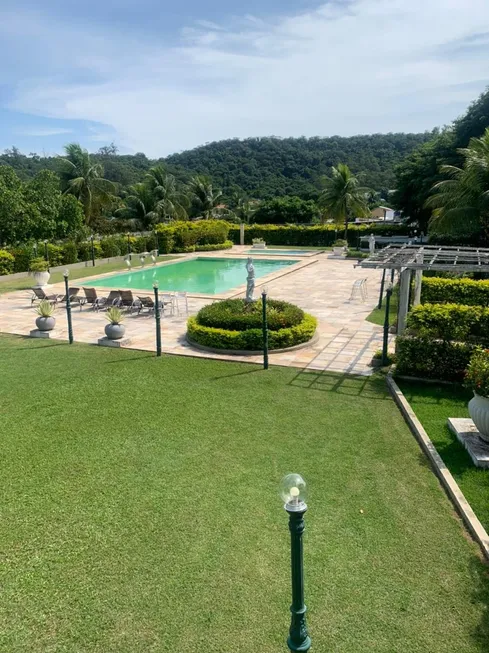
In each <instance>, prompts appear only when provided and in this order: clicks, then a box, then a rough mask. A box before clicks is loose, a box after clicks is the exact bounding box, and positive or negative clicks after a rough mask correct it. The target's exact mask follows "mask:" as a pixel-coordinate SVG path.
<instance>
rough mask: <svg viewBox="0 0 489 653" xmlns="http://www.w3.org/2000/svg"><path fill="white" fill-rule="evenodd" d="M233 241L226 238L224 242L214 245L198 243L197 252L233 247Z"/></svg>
mask: <svg viewBox="0 0 489 653" xmlns="http://www.w3.org/2000/svg"><path fill="white" fill-rule="evenodd" d="M232 246H233V243H232V241H231V240H226V241H225V242H224V243H216V244H214V245H196V246H195V251H196V252H217V251H218V250H220V249H231V247H232Z"/></svg>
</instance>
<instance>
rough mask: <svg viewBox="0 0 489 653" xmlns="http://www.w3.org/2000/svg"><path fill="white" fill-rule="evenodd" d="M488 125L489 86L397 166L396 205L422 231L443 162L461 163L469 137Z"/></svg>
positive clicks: (448, 163) (476, 136)
mask: <svg viewBox="0 0 489 653" xmlns="http://www.w3.org/2000/svg"><path fill="white" fill-rule="evenodd" d="M487 127H489V90H488V91H486V92H485V93H483V94H482V95H480V97H479V98H478V99H477V100H476V101H475V102H473V103H472V104H471V105H470V106H469V108H468V109H467V111H466V113H465V114H464V115H463V116H461V117H460V118H457V119H456V120H455V121H454V122H453V124H452V125H451V126H450V127H448V128H446V129H444V130H442V131H438V132H435V134H434V137H433V138H432V139H431V140H430V141H428V142H427V143H425V144H423V145H422V146H420V147H418V148H416V149H415V150H414V151H413V152H411V154H410V155H409V156H408V157H406V159H405V160H404V161H403V162H402V163H401V164H400V165H399V166H398V167H397V169H396V182H395V185H394V188H396V193H395V194H394V197H393V204H394V206H395V208H397V209H399V210H400V211H402V213H403V214H404V216H406V217H409V218H410V219H411V220H412V221H414V220H415V221H417V222H418V224H419V225H420V227H421V229H422V230H423V231H426V230H427V227H428V222H429V220H430V218H431V213H432V209H431V208H429V207H427V206H426V201H427V199H428V198H429V197H430V194H431V192H432V188H433V186H434V184H436V183H437V182H439V181H440V180H442V179H443V178H444V175H443V174H441V173H440V168H441V166H443V165H452V166H461V165H462V162H463V156H462V154H461V153H460V152H459V149H460V148H465V147H467V145H468V144H469V141H470V139H471V138H478V137H480V136H482V135H483V133H484V131H485V129H486V128H487Z"/></svg>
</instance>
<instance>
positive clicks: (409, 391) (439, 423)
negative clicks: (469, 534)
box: [399, 381, 489, 531]
mask: <svg viewBox="0 0 489 653" xmlns="http://www.w3.org/2000/svg"><path fill="white" fill-rule="evenodd" d="M399 385H400V387H401V389H402V391H403V392H404V393H405V395H406V398H407V399H408V401H409V403H410V404H411V406H412V407H413V409H414V411H415V412H416V414H417V416H418V417H419V419H420V420H421V423H422V424H423V426H424V427H425V429H426V431H427V433H428V435H429V436H430V438H431V439H432V440H433V442H434V444H435V446H436V448H437V449H438V452H439V453H440V455H441V457H442V458H443V461H444V463H445V464H446V465H447V467H448V468H449V469H450V471H451V472H452V474H453V476H454V477H455V479H456V481H457V483H458V484H459V485H460V488H461V490H462V492H463V493H464V494H465V496H466V497H467V500H468V501H469V503H470V505H471V506H472V508H473V509H474V510H475V512H476V514H477V516H478V517H479V519H480V520H481V522H482V523H483V524H484V527H485V528H486V530H487V531H489V470H487V469H477V468H476V467H474V465H473V463H472V460H471V459H470V456H469V455H468V453H467V452H466V450H465V449H464V447H463V446H462V445H461V444H460V443H459V442H458V440H457V438H456V437H455V436H454V435H453V434H452V433H451V431H450V430H449V428H448V426H447V419H448V418H449V417H468V416H469V413H468V410H467V403H468V401H469V399H470V397H471V393H470V392H469V391H468V390H465V389H464V388H462V387H460V386H435V385H433V384H428V383H415V382H411V381H399Z"/></svg>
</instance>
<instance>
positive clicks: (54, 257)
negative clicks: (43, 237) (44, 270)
mask: <svg viewBox="0 0 489 653" xmlns="http://www.w3.org/2000/svg"><path fill="white" fill-rule="evenodd" d="M63 256H64V251H63V247H61V246H60V245H53V244H51V243H48V260H49V267H51V268H55V267H57V266H58V265H63Z"/></svg>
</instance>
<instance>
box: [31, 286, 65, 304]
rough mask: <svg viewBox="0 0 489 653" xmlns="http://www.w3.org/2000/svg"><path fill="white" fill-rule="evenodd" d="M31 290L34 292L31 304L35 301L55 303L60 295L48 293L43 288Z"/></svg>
mask: <svg viewBox="0 0 489 653" xmlns="http://www.w3.org/2000/svg"><path fill="white" fill-rule="evenodd" d="M31 290H32V292H33V293H34V294H33V295H32V297H31V306H32V304H34V302H42V301H48V302H51V303H53V304H56V303H57V302H58V298H59V295H55V294H53V295H46V293H45V292H44V290H43V289H42V288H31Z"/></svg>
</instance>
